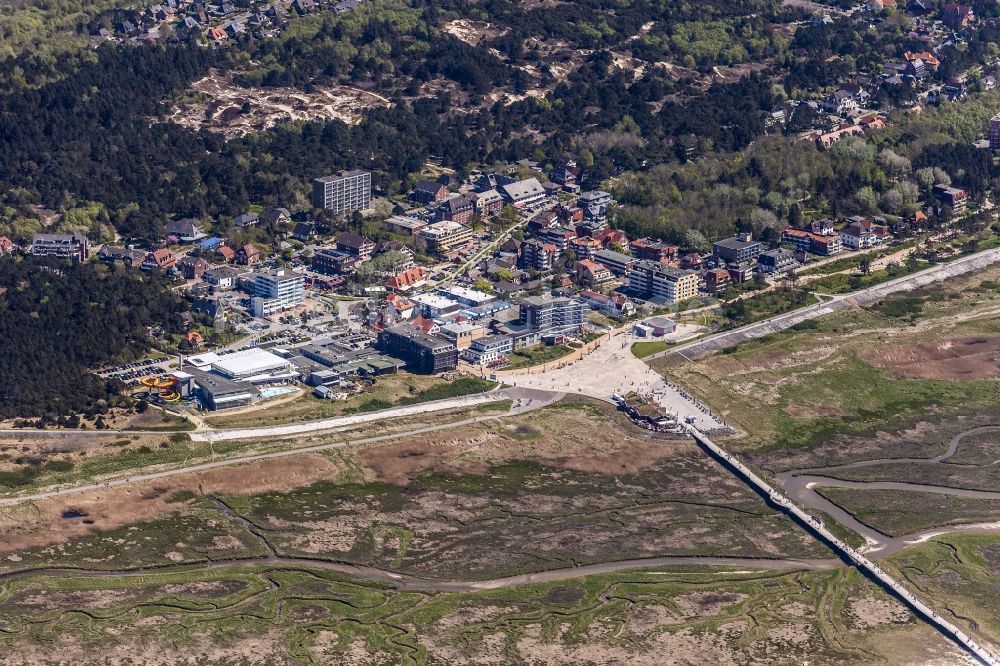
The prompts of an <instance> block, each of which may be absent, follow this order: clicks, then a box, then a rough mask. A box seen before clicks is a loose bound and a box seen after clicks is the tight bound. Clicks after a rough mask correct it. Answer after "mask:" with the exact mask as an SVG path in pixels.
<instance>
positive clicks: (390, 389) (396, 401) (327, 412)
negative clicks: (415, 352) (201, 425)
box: [205, 372, 496, 428]
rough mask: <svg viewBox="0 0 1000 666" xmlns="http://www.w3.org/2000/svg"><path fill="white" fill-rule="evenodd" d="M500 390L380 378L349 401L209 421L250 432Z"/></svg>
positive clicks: (308, 401)
mask: <svg viewBox="0 0 1000 666" xmlns="http://www.w3.org/2000/svg"><path fill="white" fill-rule="evenodd" d="M495 387H496V384H495V383H494V382H490V381H487V380H484V379H479V378H476V377H462V378H460V379H457V380H455V381H451V382H449V381H446V380H444V379H441V378H440V377H437V376H433V375H413V374H410V373H408V372H400V373H398V374H395V375H387V376H385V377H379V378H378V379H377V380H376V381H375V384H374V385H373V386H370V387H369V388H367V389H366V390H365V392H364V393H361V394H358V395H354V396H351V397H350V398H348V399H347V400H343V401H341V400H323V399H320V398H316V397H314V396H313V395H312V393H306V394H303V395H302V396H301V397H298V398H296V399H294V400H291V401H288V402H283V403H280V404H274V405H270V406H269V405H268V404H267V403H263V404H261V405H260V406H259V407H255V408H251V409H248V410H241V411H239V412H238V413H234V414H220V415H218V416H211V417H209V418H207V419H205V422H206V423H208V424H209V425H211V426H213V427H216V428H248V427H258V426H268V425H279V424H282V423H298V422H302V421H316V420H319V419H324V418H332V417H336V416H346V415H348V414H356V413H359V412H371V411H377V410H379V409H389V408H391V407H397V406H400V405H409V404H415V403H419V402H426V401H429V400H443V399H445V398H454V397H457V396H461V395H468V394H472V393H483V392H485V391H489V390H490V389H493V388H495Z"/></svg>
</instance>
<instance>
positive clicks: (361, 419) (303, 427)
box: [188, 391, 509, 442]
mask: <svg viewBox="0 0 1000 666" xmlns="http://www.w3.org/2000/svg"><path fill="white" fill-rule="evenodd" d="M508 398H509V396H508V394H507V393H505V392H504V391H492V392H490V393H476V394H473V395H465V396H462V397H459V398H448V399H446V400H434V401H432V402H422V403H420V404H417V405H408V406H406V407H393V408H391V409H382V410H379V411H377V412H367V413H364V414H352V415H351V416H338V417H336V418H330V419H321V420H318V421H304V422H301V423H287V424H284V425H274V426H262V427H259V428H233V429H215V428H211V429H199V430H195V431H193V432H190V433H188V434H189V435H190V436H191V439H192V440H194V441H196V442H218V441H223V440H225V441H230V440H235V439H258V438H261V437H278V438H282V437H290V436H293V435H302V434H305V433H314V432H322V431H325V430H336V429H338V428H345V427H348V426H354V425H359V424H362V423H369V422H371V421H382V420H384V419H394V418H400V417H403V416H417V415H420V414H431V413H434V412H440V411H443V410H448V409H463V408H466V407H475V406H477V405H485V404H487V403H491V402H499V401H501V400H507V399H508Z"/></svg>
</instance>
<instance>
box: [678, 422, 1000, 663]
mask: <svg viewBox="0 0 1000 666" xmlns="http://www.w3.org/2000/svg"><path fill="white" fill-rule="evenodd" d="M691 434H692V435H693V436H694V438H695V441H696V442H698V443H699V444H701V445H702V446H704V447H705V448H706V449H707V450H708V451H710V452H711V453H712V454H714V455H715V456H717V457H718V458H720V459H721V460H724V461H725V462H726V464H727V465H728V466H729V467H731V468H732V469H734V470H736V472H737V476H738V477H740V478H741V480H743V481H745V482H746V483H747V484H748V485H750V486H751V487H753V488H754V489H755V490H757V491H758V492H761V493H763V494H764V495H765V496H767V497H769V498H770V499H771V502H772V503H774V504H775V505H777V506H778V507H780V508H781V509H782V510H783V511H785V512H787V513H789V514H790V515H792V516H794V517H795V518H797V519H798V520H799V521H800V522H801V523H802V524H803V525H805V526H807V528H808V531H810V532H812V533H813V534H815V535H818V536H820V537H821V539H822V540H823V541H824V542H826V543H827V544H828V545H830V546H832V547H833V549H834V550H835V551H836V552H837V553H839V554H840V555H841V556H842V557H844V558H845V559H846V560H848V561H850V562H853V563H854V564H855V566H857V567H858V568H859V569H861V570H863V571H864V572H866V573H867V574H868V575H869V576H871V577H872V578H874V579H875V580H877V581H879V582H880V583H881V584H882V586H883V587H885V588H886V589H887V590H888V591H890V592H892V593H893V594H894V595H895V596H896V597H897V598H899V599H900V600H901V601H902V602H903V603H904V604H906V605H907V606H909V607H910V609H911V610H913V611H914V612H915V613H916V614H917V615H918V616H920V617H922V618H923V619H924V620H925V621H926V622H928V623H929V624H930V625H931V626H933V627H934V628H936V629H937V630H938V631H940V632H941V633H942V634H944V636H946V637H947V638H949V639H951V640H953V641H955V642H956V643H957V644H958V645H960V646H961V647H963V648H965V649H966V650H967V651H968V652H969V653H970V654H972V655H973V656H975V657H976V658H977V659H979V660H980V661H981V662H982V663H983V664H986V665H987V666H1000V659H998V658H997V657H996V656H995V655H993V654H992V653H991V652H990V651H989V650H987V649H986V648H984V647H983V646H982V645H980V644H979V643H978V642H977V641H976V640H975V639H973V638H972V637H971V636H969V635H968V634H966V633H965V632H964V631H962V630H961V629H959V628H958V627H957V626H955V625H954V624H952V623H951V622H949V621H948V620H946V619H944V618H943V617H941V616H940V615H938V613H937V612H936V611H934V610H933V609H932V608H930V607H929V606H928V605H927V604H925V603H924V602H923V601H921V600H920V599H918V598H917V597H916V596H915V595H914V594H913V593H912V592H910V591H909V590H908V589H906V588H905V587H904V586H903V584H902V583H900V582H899V581H897V580H896V579H895V578H893V577H892V576H890V575H889V574H887V573H886V572H885V571H883V570H882V568H881V567H879V566H878V565H877V564H875V563H874V562H872V561H871V560H870V559H868V558H867V557H865V555H863V554H862V553H861V552H860V551H858V550H856V549H854V548H852V547H851V546H849V545H848V544H847V543H845V542H843V541H841V540H840V539H838V538H837V537H836V536H834V534H833V533H832V532H830V531H829V530H828V529H827V528H826V527H825V526H824V525H823V523H822V521H820V520H819V519H818V518H815V517H813V516H812V515H810V514H808V513H806V512H805V511H803V510H802V509H801V508H800V507H799V506H798V505H796V504H795V503H793V502H792V501H791V500H789V499H788V498H787V497H786V496H785V495H783V494H781V493H779V492H778V491H777V490H775V489H774V488H773V487H772V486H771V485H770V484H768V483H767V482H766V481H764V480H763V479H762V478H760V477H759V476H757V474H755V473H754V472H753V471H752V470H751V469H750V468H749V467H747V466H746V465H744V464H743V463H742V462H740V460H739V459H738V458H736V457H735V456H733V455H732V454H730V453H729V452H727V451H726V450H725V449H723V448H722V447H720V446H719V445H717V444H716V443H715V442H713V441H712V440H711V439H709V438H708V437H707V436H705V435H704V434H703V433H700V432H698V430H696V429H694V428H691Z"/></svg>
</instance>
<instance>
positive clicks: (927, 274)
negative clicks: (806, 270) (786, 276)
mask: <svg viewBox="0 0 1000 666" xmlns="http://www.w3.org/2000/svg"><path fill="white" fill-rule="evenodd" d="M997 262H1000V248H995V249H992V250H985V251H983V252H978V253H976V254H970V255H969V256H967V257H962V258H959V259H956V260H955V261H952V262H949V263H947V264H938V265H936V266H932V267H930V268H927V269H924V270H922V271H919V272H917V273H913V274H911V275H905V276H903V277H899V278H895V279H893V280H889V281H888V282H883V283H882V284H877V285H874V286H872V287H868V288H866V289H861V290H859V291H855V292H851V293H848V294H833V295H831V297H830V298H829V299H828V300H826V301H823V302H822V303H815V304H813V305H809V306H806V307H804V308H799V309H798V310H793V311H792V312H787V313H785V314H781V315H777V316H774V317H769V318H768V319H764V320H762V321H759V322H756V323H753V324H748V325H747V326H743V327H740V328H737V329H734V330H732V331H724V332H722V333H716V334H715V335H709V336H707V337H704V338H700V339H698V340H694V341H692V342H689V343H687V344H683V345H678V346H677V347H673V348H671V349H668V350H666V351H662V352H659V353H657V354H653V355H652V356H649V357H647V358H646V359H645V360H646V361H650V360H652V359H654V358H660V357H663V356H670V355H678V356H681V357H683V358H685V359H687V360H694V359H698V358H703V357H705V356H708V355H709V354H711V353H713V352H717V351H721V350H722V349H726V348H727V347H733V346H735V345H738V344H740V343H741V342H746V341H747V340H752V339H755V338H762V337H764V336H766V335H771V334H773V333H777V332H779V331H783V330H785V329H787V328H791V327H792V326H794V325H795V324H798V323H800V322H803V321H808V320H810V319H816V318H818V317H822V316H823V315H828V314H832V313H834V312H841V311H843V310H848V309H850V308H854V307H858V306H860V305H867V304H870V303H874V302H876V301H878V300H881V299H883V298H885V297H886V296H889V295H891V294H894V293H897V292H900V291H909V290H912V289H918V288H920V287H925V286H927V285H929V284H933V283H935V282H941V281H943V280H946V279H948V278H951V277H956V276H959V275H964V274H966V273H970V272H972V271H976V270H979V269H982V268H986V267H987V266H990V265H992V264H995V263H997Z"/></svg>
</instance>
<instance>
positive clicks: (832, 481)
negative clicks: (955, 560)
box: [775, 426, 1000, 558]
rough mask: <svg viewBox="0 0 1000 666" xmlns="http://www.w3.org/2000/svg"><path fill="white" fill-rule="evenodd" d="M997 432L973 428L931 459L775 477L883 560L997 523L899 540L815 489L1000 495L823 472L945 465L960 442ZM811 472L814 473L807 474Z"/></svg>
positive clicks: (995, 526) (856, 464)
mask: <svg viewBox="0 0 1000 666" xmlns="http://www.w3.org/2000/svg"><path fill="white" fill-rule="evenodd" d="M997 429H1000V426H983V427H979V428H972V429H970V430H965V431H963V432H960V433H958V434H957V435H955V436H954V437H952V439H951V441H950V442H949V443H948V447H947V448H946V449H945V452H944V453H942V454H941V455H938V456H934V457H933V458H879V459H876V460H862V461H859V462H854V463H847V464H845V465H835V466H831V467H821V468H811V469H805V470H794V471H790V472H783V473H781V474H778V475H777V476H776V477H775V480H776V481H777V482H778V484H779V485H780V486H781V487H782V488H783V489H784V491H785V492H786V493H787V494H788V496H789V497H791V498H792V499H793V500H795V501H796V502H797V503H799V504H801V505H803V506H806V507H808V508H812V509H818V510H820V511H823V512H825V513H827V514H829V515H830V516H831V517H832V518H833V519H834V520H836V521H837V522H839V523H840V524H842V525H843V526H845V527H847V528H848V529H850V530H853V531H855V532H857V533H858V534H860V535H861V536H862V537H864V539H865V541H867V542H868V547H867V548H865V549H863V550H864V551H865V552H867V553H868V554H869V555H870V556H871V557H873V558H882V557H885V556H886V555H890V554H892V553H895V552H897V551H899V550H902V549H903V548H905V547H907V546H909V545H912V544H915V543H922V542H923V541H926V540H927V539H929V538H930V537H932V536H937V535H940V534H949V533H952V532H967V531H977V530H978V531H988V530H996V529H1000V522H997V523H967V524H963V525H945V526H941V527H932V528H927V529H924V530H920V531H919V532H915V533H913V534H904V535H902V536H898V537H890V536H889V535H887V534H883V533H882V532H879V531H878V530H876V529H874V528H873V527H870V526H868V525H866V524H864V523H862V522H861V521H859V520H858V519H857V518H855V517H854V516H853V515H852V514H851V513H850V512H848V511H846V510H845V509H843V508H841V507H840V506H839V505H838V504H835V503H834V502H832V501H831V500H829V499H827V498H826V497H823V496H822V495H820V494H819V493H818V492H816V490H815V488H817V487H820V488H852V489H856V490H900V491H910V492H921V493H934V494H938V495H950V496H953V497H969V498H979V499H1000V492H993V491H988V490H970V489H966V488H952V487H948V486H935V485H930V484H922V483H907V482H904V481H848V480H845V479H837V478H834V477H831V476H825V475H824V474H822V472H825V473H827V474H828V473H830V472H833V471H835V470H843V469H857V468H861V467H877V466H880V465H889V464H898V463H907V462H909V463H945V462H946V461H947V460H948V459H949V458H951V457H952V456H954V455H955V453H956V452H957V451H958V447H959V446H960V445H961V443H962V439H963V438H965V437H966V436H968V435H973V434H978V433H981V432H989V431H992V430H997ZM810 472H813V473H810Z"/></svg>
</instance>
